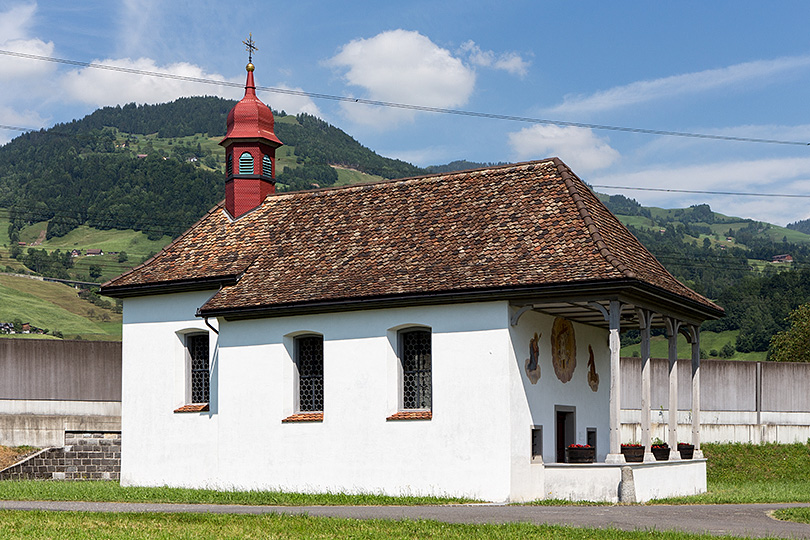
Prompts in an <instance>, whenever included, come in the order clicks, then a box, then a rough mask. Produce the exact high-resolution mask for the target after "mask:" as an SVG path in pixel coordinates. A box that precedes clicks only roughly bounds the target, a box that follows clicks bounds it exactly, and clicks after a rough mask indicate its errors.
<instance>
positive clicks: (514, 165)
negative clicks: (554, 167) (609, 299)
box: [268, 157, 558, 198]
mask: <svg viewBox="0 0 810 540" xmlns="http://www.w3.org/2000/svg"><path fill="white" fill-rule="evenodd" d="M556 159H558V158H554V157H551V158H545V159H536V160H532V161H520V162H518V163H504V164H501V165H493V166H492V167H478V168H475V169H461V170H458V171H447V172H437V173H429V174H420V175H418V176H405V177H402V178H383V179H381V180H369V181H368V182H357V183H355V184H345V185H342V186H326V187H321V188H317V189H303V190H298V191H276V192H275V193H271V194H269V195H268V198H275V197H284V196H314V195H316V194H319V193H325V192H332V191H335V192H339V191H351V190H353V189H363V188H369V187H374V186H385V185H388V184H396V183H398V182H410V181H415V180H429V179H435V178H442V177H450V176H456V175H460V174H469V173H477V172H485V171H486V172H490V171H495V170H499V169H518V168H521V167H524V168H525V167H532V166H536V165H539V164H541V163H549V162H553V161H554V160H556ZM327 165H328V164H327ZM330 166H331V165H330ZM360 172H363V171H360Z"/></svg>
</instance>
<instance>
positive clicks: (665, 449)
mask: <svg viewBox="0 0 810 540" xmlns="http://www.w3.org/2000/svg"><path fill="white" fill-rule="evenodd" d="M650 450H652V453H653V455H654V456H655V460H656V461H668V460H669V445H667V444H658V445H653V446H652V447H651V448H650Z"/></svg>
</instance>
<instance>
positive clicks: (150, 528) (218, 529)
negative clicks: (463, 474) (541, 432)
mask: <svg viewBox="0 0 810 540" xmlns="http://www.w3.org/2000/svg"><path fill="white" fill-rule="evenodd" d="M0 538H10V539H11V538H25V539H33V540H37V539H46V538H47V539H50V538H105V539H110V540H115V539H119V538H150V539H156V538H166V539H183V538H194V539H206V538H217V539H221V538H245V539H276V538H285V539H293V538H367V539H385V540H388V539H414V538H436V539H448V538H449V539H454V538H458V539H462V538H463V539H478V538H498V539H503V540H511V539H524V538H540V539H552V538H553V539H555V540H568V539H570V540H574V539H582V538H589V539H593V540H634V539H660V540H681V539H682V540H692V539H694V540H698V539H717V538H733V537H730V536H726V537H718V536H710V535H698V534H688V533H681V532H658V531H633V532H625V531H619V530H615V529H609V530H600V529H580V528H574V527H562V526H557V525H532V524H528V523H507V524H453V523H441V522H438V521H427V520H418V521H413V520H401V521H385V520H355V519H341V518H321V517H311V516H285V515H279V514H268V515H263V516H250V515H247V516H245V515H233V514H143V513H133V514H101V513H90V512H15V511H9V510H5V511H0Z"/></svg>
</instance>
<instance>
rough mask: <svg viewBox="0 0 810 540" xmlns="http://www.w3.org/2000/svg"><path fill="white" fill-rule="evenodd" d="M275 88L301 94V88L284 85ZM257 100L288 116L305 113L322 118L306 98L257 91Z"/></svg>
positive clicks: (313, 104) (313, 103)
mask: <svg viewBox="0 0 810 540" xmlns="http://www.w3.org/2000/svg"><path fill="white" fill-rule="evenodd" d="M275 87H276V88H281V89H284V90H294V91H296V92H303V89H302V88H293V87H290V86H287V85H285V84H277V85H275ZM259 99H261V100H262V101H263V102H265V103H266V104H267V105H269V106H270V107H272V108H273V109H274V110H276V111H284V112H286V113H288V114H298V113H307V114H311V115H313V116H317V117H319V118H323V114H322V113H321V111H320V110H319V109H318V106H317V105H315V102H314V101H312V100H311V99H310V98H308V97H307V96H297V95H294V94H283V93H279V92H262V91H259Z"/></svg>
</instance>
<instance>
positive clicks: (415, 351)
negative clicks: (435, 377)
mask: <svg viewBox="0 0 810 540" xmlns="http://www.w3.org/2000/svg"><path fill="white" fill-rule="evenodd" d="M431 348H432V347H431V331H430V330H429V329H426V328H412V329H408V330H403V331H401V332H400V333H399V360H400V362H401V364H402V390H401V391H402V408H403V409H406V410H407V409H422V410H425V409H426V410H430V408H431V406H432V402H433V399H432V393H433V388H432V387H433V385H432V383H431V379H432V376H431V375H432V369H431Z"/></svg>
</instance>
